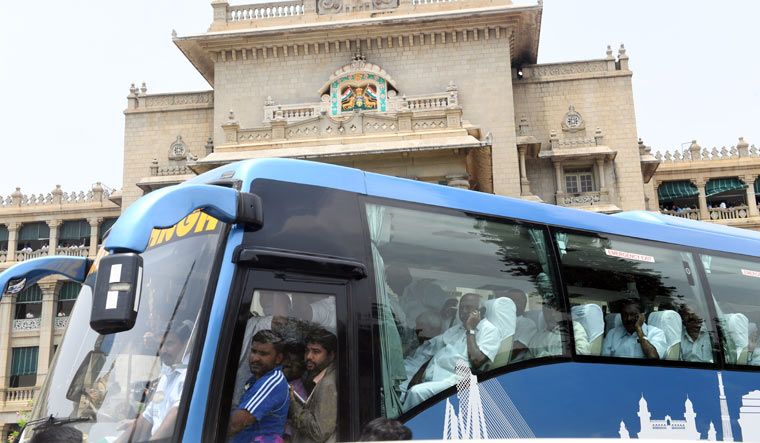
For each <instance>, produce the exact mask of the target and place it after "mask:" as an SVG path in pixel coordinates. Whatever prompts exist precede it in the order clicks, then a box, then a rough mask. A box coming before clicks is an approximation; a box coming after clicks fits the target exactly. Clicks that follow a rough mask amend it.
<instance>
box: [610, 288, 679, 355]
mask: <svg viewBox="0 0 760 443" xmlns="http://www.w3.org/2000/svg"><path fill="white" fill-rule="evenodd" d="M642 311H643V309H642V307H641V306H640V302H639V300H636V299H627V300H624V301H623V306H622V309H621V311H620V319H621V320H622V324H621V325H620V326H616V327H615V328H613V329H611V330H610V332H609V333H607V336H606V337H604V342H602V355H604V356H607V357H633V358H649V359H653V360H656V359H661V358H663V357H664V356H665V352H666V351H667V349H668V346H667V342H666V340H665V333H664V332H662V331H661V330H660V329H658V328H656V327H654V326H649V325H647V324H646V323H645V322H644V314H643V313H642Z"/></svg>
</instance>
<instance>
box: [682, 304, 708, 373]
mask: <svg viewBox="0 0 760 443" xmlns="http://www.w3.org/2000/svg"><path fill="white" fill-rule="evenodd" d="M678 313H679V314H680V315H681V322H682V323H683V332H682V335H681V360H682V361H701V362H705V363H712V362H713V350H712V343H711V342H710V334H709V333H708V332H707V328H706V327H705V321H704V320H703V319H702V317H700V316H699V315H698V314H697V313H696V309H695V307H694V305H692V304H688V303H687V304H684V305H682V306H681V309H680V310H679V312H678Z"/></svg>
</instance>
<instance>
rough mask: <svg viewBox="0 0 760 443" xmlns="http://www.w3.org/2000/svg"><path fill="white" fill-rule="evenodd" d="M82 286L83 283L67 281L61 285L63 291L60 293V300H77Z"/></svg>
mask: <svg viewBox="0 0 760 443" xmlns="http://www.w3.org/2000/svg"><path fill="white" fill-rule="evenodd" d="M81 287H82V285H80V284H79V283H75V282H73V281H67V282H66V283H64V284H63V286H61V292H59V293H58V300H76V299H77V295H79V289H80V288H81Z"/></svg>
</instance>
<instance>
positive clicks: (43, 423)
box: [19, 414, 93, 434]
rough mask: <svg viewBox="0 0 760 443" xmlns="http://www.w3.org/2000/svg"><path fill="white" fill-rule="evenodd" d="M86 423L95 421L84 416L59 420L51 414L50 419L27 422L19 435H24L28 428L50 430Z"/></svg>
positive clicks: (43, 418) (44, 418)
mask: <svg viewBox="0 0 760 443" xmlns="http://www.w3.org/2000/svg"><path fill="white" fill-rule="evenodd" d="M84 421H93V417H89V416H86V415H83V416H81V417H63V418H57V417H54V416H53V414H50V416H49V417H42V418H38V419H35V420H29V421H28V422H26V424H25V425H24V427H23V428H21V431H20V432H19V434H21V433H23V432H24V429H26V428H33V427H40V428H49V427H50V426H61V425H65V424H68V423H78V422H84Z"/></svg>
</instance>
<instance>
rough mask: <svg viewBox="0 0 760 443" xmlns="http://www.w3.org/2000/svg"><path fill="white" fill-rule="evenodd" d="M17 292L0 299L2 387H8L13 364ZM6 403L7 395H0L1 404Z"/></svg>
mask: <svg viewBox="0 0 760 443" xmlns="http://www.w3.org/2000/svg"><path fill="white" fill-rule="evenodd" d="M15 302H16V294H3V298H2V299H0V389H6V388H8V384H9V382H10V376H9V374H10V371H9V370H8V367H9V366H10V364H11V348H10V341H11V328H12V327H13V306H14V305H15ZM4 403H5V396H4V395H3V396H0V404H4Z"/></svg>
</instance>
